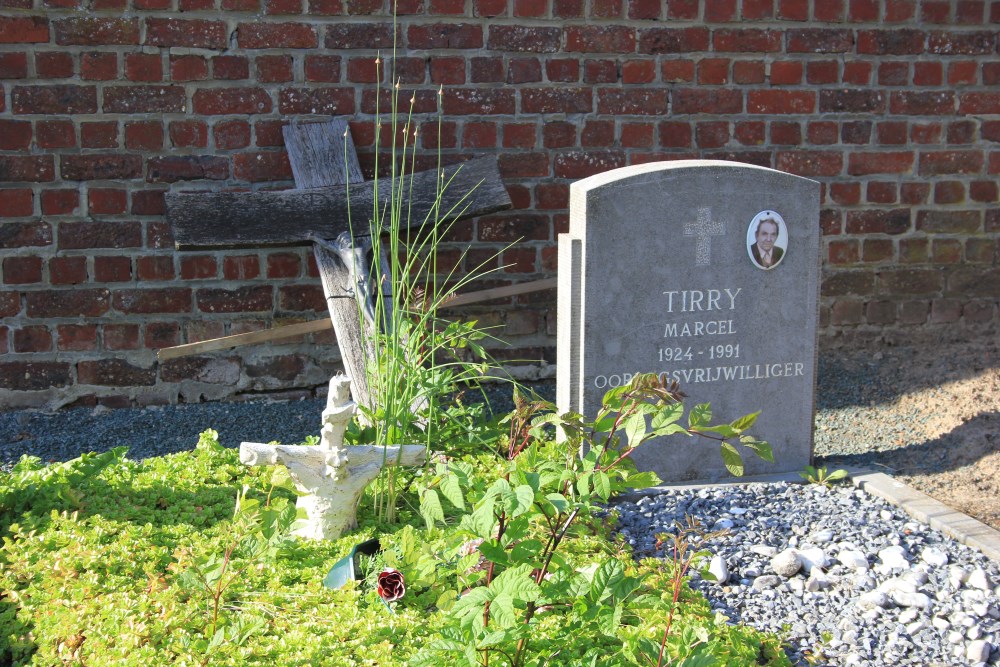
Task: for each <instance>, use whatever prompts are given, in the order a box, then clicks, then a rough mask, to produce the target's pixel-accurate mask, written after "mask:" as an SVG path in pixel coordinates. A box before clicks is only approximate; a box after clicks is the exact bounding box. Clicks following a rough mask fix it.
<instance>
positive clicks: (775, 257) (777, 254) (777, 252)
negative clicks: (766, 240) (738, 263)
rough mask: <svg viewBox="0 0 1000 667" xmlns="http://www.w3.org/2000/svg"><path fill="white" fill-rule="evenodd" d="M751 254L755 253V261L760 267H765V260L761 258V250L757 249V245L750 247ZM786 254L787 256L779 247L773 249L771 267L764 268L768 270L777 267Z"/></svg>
mask: <svg viewBox="0 0 1000 667" xmlns="http://www.w3.org/2000/svg"><path fill="white" fill-rule="evenodd" d="M750 252H751V253H753V261H755V262H757V264H758V266H764V260H763V259H762V258H761V256H760V248H758V247H757V244H756V243H754V244H753V245H752V246H750ZM784 254H785V251H784V250H782V249H781V248H779V247H778V246H774V247H772V248H771V266H767V267H764V268H767V269H771V268H774V267H775V266H776V265H777V263H778V262H780V261H781V258H782V256H783V255H784Z"/></svg>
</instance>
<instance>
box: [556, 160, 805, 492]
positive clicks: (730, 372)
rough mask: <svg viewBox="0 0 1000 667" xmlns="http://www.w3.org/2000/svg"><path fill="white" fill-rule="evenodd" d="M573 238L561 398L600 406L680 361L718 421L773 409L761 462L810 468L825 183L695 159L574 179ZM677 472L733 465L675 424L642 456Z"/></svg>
mask: <svg viewBox="0 0 1000 667" xmlns="http://www.w3.org/2000/svg"><path fill="white" fill-rule="evenodd" d="M570 193H571V196H570V229H569V233H568V234H562V235H560V237H559V301H558V317H559V320H558V321H559V325H558V329H557V339H558V358H557V361H558V367H557V377H558V382H557V401H558V404H559V408H560V409H561V410H563V411H565V410H573V411H575V412H581V413H583V414H584V415H586V416H587V417H591V418H592V417H593V416H594V415H595V414H596V411H597V408H598V406H599V405H600V401H601V398H602V397H603V395H604V393H605V392H606V391H607V390H608V389H610V388H611V387H614V386H617V385H620V384H624V383H626V382H628V380H629V378H630V376H631V375H632V374H634V373H640V372H642V373H657V374H663V373H665V374H666V376H667V378H669V379H676V380H677V381H678V382H680V386H681V391H683V392H684V393H686V394H687V395H688V399H687V401H686V402H687V404H688V407H689V408H690V407H691V406H693V405H695V404H698V403H711V404H712V410H713V414H714V415H715V416H716V418H717V419H716V421H723V420H724V421H731V420H733V419H735V418H737V417H740V416H742V415H744V414H747V413H750V412H756V411H757V410H761V411H762V414H761V416H760V418H759V419H758V421H757V424H756V426H755V427H754V428H753V429H752V430H751V432H752V433H753V434H754V435H756V436H757V437H759V438H762V439H764V440H767V441H768V442H769V443H771V446H772V447H773V450H774V456H775V463H773V464H772V463H766V462H764V461H762V460H760V459H758V458H757V457H756V456H755V455H753V454H752V453H751V452H748V451H744V462H745V463H746V474H748V475H755V474H765V473H773V472H788V471H798V470H801V469H802V468H803V467H804V466H805V465H807V464H808V463H809V461H810V456H811V454H812V427H813V413H814V390H815V381H816V327H817V319H818V294H819V271H820V257H819V184H818V183H816V182H815V181H811V180H808V179H805V178H801V177H798V176H792V175H790V174H784V173H781V172H778V171H774V170H772V169H766V168H762V167H756V166H752V165H747V164H739V163H734V162H719V161H709V160H689V161H678V162H660V163H654V164H646V165H639V166H635V167H625V168H622V169H615V170H613V171H609V172H606V173H603V174H598V175H596V176H592V177H590V178H587V179H584V180H581V181H579V182H577V183H574V184H573V185H572V186H571V189H570ZM633 456H634V459H635V461H636V464H637V465H638V466H639V468H640V469H645V470H652V471H654V472H656V473H657V474H658V475H659V476H660V477H661V478H662V479H663V480H664V481H682V480H709V481H712V480H718V479H722V478H724V477H727V476H728V473H727V472H726V469H725V466H724V465H723V464H722V460H721V457H720V456H719V446H718V443H717V442H714V441H710V440H706V439H704V438H697V437H695V438H689V437H686V436H671V437H669V438H661V439H658V440H654V441H652V442H650V443H648V444H647V445H644V446H643V447H642V448H640V449H639V450H637V451H636V453H635V454H634V455H633Z"/></svg>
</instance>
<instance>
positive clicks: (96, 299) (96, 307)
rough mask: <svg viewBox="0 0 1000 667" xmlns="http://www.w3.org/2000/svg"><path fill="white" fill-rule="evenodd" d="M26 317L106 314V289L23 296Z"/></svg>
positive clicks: (47, 291)
mask: <svg viewBox="0 0 1000 667" xmlns="http://www.w3.org/2000/svg"><path fill="white" fill-rule="evenodd" d="M24 297H25V302H26V306H27V314H28V317H37V318H47V317H99V316H101V315H104V314H105V313H107V312H108V308H109V306H110V300H111V299H110V297H111V294H110V292H108V290H106V289H71V290H43V291H38V292H27V293H26V294H25V295H24Z"/></svg>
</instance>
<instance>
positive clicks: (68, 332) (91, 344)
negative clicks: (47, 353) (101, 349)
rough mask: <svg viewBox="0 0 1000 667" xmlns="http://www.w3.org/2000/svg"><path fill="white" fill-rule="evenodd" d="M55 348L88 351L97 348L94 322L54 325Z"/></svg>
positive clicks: (69, 350)
mask: <svg viewBox="0 0 1000 667" xmlns="http://www.w3.org/2000/svg"><path fill="white" fill-rule="evenodd" d="M56 341H57V342H56V349H57V350H59V351H67V352H88V351H91V350H96V349H97V325H96V324H60V325H59V326H58V327H56Z"/></svg>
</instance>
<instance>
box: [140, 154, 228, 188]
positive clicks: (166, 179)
mask: <svg viewBox="0 0 1000 667" xmlns="http://www.w3.org/2000/svg"><path fill="white" fill-rule="evenodd" d="M227 178H229V160H227V159H226V158H224V157H216V156H211V155H177V156H165V157H154V158H150V159H149V161H148V163H147V175H146V180H147V181H148V182H150V183H176V182H177V181H193V180H201V179H208V180H213V181H221V180H225V179H227Z"/></svg>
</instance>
